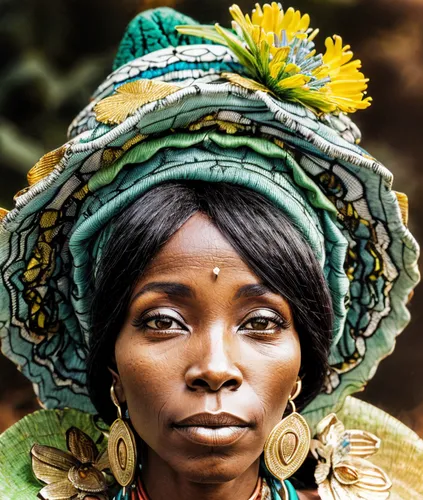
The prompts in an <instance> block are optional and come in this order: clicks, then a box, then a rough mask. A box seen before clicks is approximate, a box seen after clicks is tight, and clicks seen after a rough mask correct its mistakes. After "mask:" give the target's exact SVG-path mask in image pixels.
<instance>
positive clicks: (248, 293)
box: [131, 281, 273, 304]
mask: <svg viewBox="0 0 423 500" xmlns="http://www.w3.org/2000/svg"><path fill="white" fill-rule="evenodd" d="M148 292H157V293H164V294H166V295H168V296H172V297H181V298H193V297H195V293H194V291H193V290H192V289H191V288H190V287H189V286H187V285H183V284H182V283H174V282H168V281H153V282H151V283H147V284H146V285H144V286H143V287H142V288H141V290H139V292H137V293H136V294H135V295H134V297H133V298H132V299H131V304H132V303H133V302H134V301H135V300H136V299H137V298H138V297H140V296H141V295H144V294H145V293H148ZM268 293H273V292H272V291H271V290H270V288H269V287H267V286H266V285H263V284H262V283H257V284H251V285H244V286H242V287H240V288H239V289H238V291H237V292H236V294H235V295H234V297H233V299H234V300H237V299H241V298H248V297H260V296H262V295H266V294H268Z"/></svg>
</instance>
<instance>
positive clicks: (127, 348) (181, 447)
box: [115, 213, 301, 483]
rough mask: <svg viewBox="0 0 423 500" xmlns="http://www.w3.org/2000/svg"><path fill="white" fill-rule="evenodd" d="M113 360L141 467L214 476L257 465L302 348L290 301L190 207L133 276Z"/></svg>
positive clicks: (208, 479)
mask: <svg viewBox="0 0 423 500" xmlns="http://www.w3.org/2000/svg"><path fill="white" fill-rule="evenodd" d="M215 267H218V268H219V269H220V273H219V275H218V277H217V278H216V275H215V274H214V273H213V269H214V268H215ZM115 358H116V366H117V371H118V376H117V377H115V382H116V384H115V387H116V391H117V395H118V397H119V399H120V401H121V402H124V401H126V403H127V405H128V411H129V415H130V419H131V422H132V426H133V428H134V429H135V431H136V432H137V433H138V435H139V436H140V437H141V438H142V439H143V441H144V442H145V443H146V444H147V463H148V467H154V465H155V464H157V465H161V466H162V467H163V466H164V467H165V468H170V469H171V470H172V473H177V474H181V475H182V476H184V477H185V478H186V479H188V480H190V481H194V482H203V483H216V482H226V481H230V480H232V479H234V478H236V477H239V476H240V475H241V474H243V473H244V472H246V471H247V470H248V469H250V468H252V467H253V468H256V470H257V468H258V463H259V457H260V454H261V453H262V451H263V446H264V443H265V440H266V438H267V436H268V435H269V434H270V431H271V430H272V428H273V427H274V426H275V425H276V424H277V423H278V422H279V421H280V420H281V418H282V415H283V412H284V410H285V408H286V405H287V402H288V397H289V395H290V393H291V392H292V390H293V388H294V386H295V382H296V379H297V376H298V372H299V369H300V362H301V353H300V343H299V339H298V335H297V332H296V331H295V328H294V326H293V318H292V313H291V309H290V307H289V305H288V303H287V302H286V301H285V300H284V299H283V298H282V297H281V296H280V295H278V294H275V293H272V292H271V291H270V290H269V289H267V288H266V287H265V286H264V285H263V284H262V283H261V282H260V280H259V279H258V278H257V276H256V275H255V274H254V273H253V272H252V271H251V270H250V269H249V268H248V266H247V265H246V264H245V263H244V262H243V261H242V260H241V258H240V257H239V255H238V254H237V253H236V252H235V251H234V250H233V248H232V247H231V246H230V244H229V243H228V241H227V240H225V238H224V237H223V236H222V235H221V233H220V232H219V231H218V230H217V229H216V227H215V226H214V225H213V224H212V223H211V222H210V221H209V219H208V218H207V217H206V216H205V215H203V214H200V213H197V214H195V215H194V216H193V217H191V218H190V219H189V220H188V221H187V222H186V223H185V224H184V225H183V226H182V227H181V229H179V230H178V231H177V232H176V233H175V234H174V236H173V237H172V238H171V239H170V241H169V242H168V243H167V244H166V245H164V246H163V247H162V249H161V250H160V252H159V253H158V254H157V255H156V257H155V258H154V259H153V260H152V261H151V263H150V264H149V266H148V267H147V269H146V270H145V272H144V273H143V275H142V277H141V279H140V280H139V282H138V283H137V285H136V288H135V290H134V293H133V295H132V298H131V302H130V305H129V307H128V311H127V316H126V319H125V323H124V325H123V328H122V330H121V332H120V334H119V336H118V339H117V342H116V348H115Z"/></svg>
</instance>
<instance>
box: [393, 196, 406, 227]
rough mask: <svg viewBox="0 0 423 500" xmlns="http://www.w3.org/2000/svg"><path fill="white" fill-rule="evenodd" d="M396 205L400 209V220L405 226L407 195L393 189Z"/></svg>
mask: <svg viewBox="0 0 423 500" xmlns="http://www.w3.org/2000/svg"><path fill="white" fill-rule="evenodd" d="M394 193H395V195H396V197H397V200H398V205H399V208H400V210H401V217H402V222H403V224H404V226H405V227H407V226H408V196H407V195H406V194H404V193H400V192H399V191H394Z"/></svg>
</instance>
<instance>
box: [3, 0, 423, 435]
mask: <svg viewBox="0 0 423 500" xmlns="http://www.w3.org/2000/svg"><path fill="white" fill-rule="evenodd" d="M274 5H276V4H272V6H269V8H270V9H273V10H271V11H269V10H266V9H265V10H264V11H261V9H259V10H256V12H255V14H254V16H255V17H254V16H253V20H252V21H251V20H250V18H248V19H247V16H246V17H245V18H244V17H241V15H240V13H239V12H240V11H238V10H236V9H235V10H234V9H233V10H232V14H233V17H234V19H235V25H234V28H235V33H234V32H230V31H228V30H223V28H220V27H218V28H217V29H214V30H213V28H212V27H206V28H204V29H203V31H201V30H196V28H195V26H194V27H193V26H192V25H193V24H194V22H193V21H192V20H191V19H189V18H186V17H185V16H182V15H181V14H178V13H176V12H174V11H173V10H170V9H157V10H153V11H148V12H145V13H144V14H141V15H139V16H138V17H136V18H135V20H134V21H133V22H132V23H131V24H130V25H129V27H128V31H127V33H126V35H125V37H124V39H123V41H122V44H121V47H120V49H119V52H118V55H117V58H116V63H115V68H116V70H115V71H114V72H113V73H112V74H111V75H110V76H109V77H108V78H107V79H106V81H105V82H104V83H103V84H102V85H100V87H99V88H98V89H97V91H96V92H95V94H94V96H93V99H92V101H91V103H90V104H89V105H88V106H87V107H86V108H85V109H84V110H83V111H82V112H81V113H80V114H79V116H78V117H77V118H76V119H75V120H74V122H73V123H72V125H71V127H70V129H69V141H68V142H67V143H66V144H65V145H64V146H62V147H60V148H59V149H57V150H55V151H53V152H51V153H48V154H47V155H45V156H44V157H43V158H42V159H41V160H40V161H39V162H38V163H37V164H36V165H35V167H34V168H33V169H31V171H30V172H29V174H28V181H29V187H28V188H26V189H25V190H24V191H22V192H20V193H18V195H17V196H16V206H15V208H14V209H13V210H12V211H10V212H9V213H6V212H4V213H3V214H2V216H3V219H2V221H1V226H0V268H1V282H0V332H1V339H2V350H3V352H4V354H5V355H6V356H7V357H9V358H10V359H11V360H12V361H14V362H15V363H16V364H17V365H18V366H19V368H20V369H21V370H22V372H23V373H24V374H25V375H26V376H27V377H28V378H29V379H30V380H31V381H32V382H33V383H34V387H35V389H36V391H37V394H38V396H39V399H40V400H41V401H42V403H43V404H44V405H45V406H46V407H47V408H57V409H60V408H65V407H71V408H75V409H79V410H84V411H87V412H93V413H94V412H95V409H94V408H93V405H92V403H91V401H90V398H89V395H88V392H87V376H86V359H87V353H88V347H89V341H90V295H91V292H92V288H93V277H94V276H95V272H96V266H97V264H98V262H99V259H100V258H101V254H102V249H103V248H104V246H105V245H106V244H107V242H108V241H109V238H110V234H111V231H110V221H111V219H112V218H113V217H115V216H116V215H117V214H119V213H120V212H122V211H123V210H125V208H126V207H128V206H129V205H130V204H131V203H132V202H134V200H136V199H137V198H139V197H140V196H141V195H142V194H143V193H144V192H146V191H147V190H149V189H150V188H152V187H153V186H156V185H158V184H160V183H162V182H164V181H169V180H183V179H193V180H202V181H207V182H227V183H232V184H236V185H240V186H245V187H247V188H250V189H253V190H255V191H258V192H260V193H262V194H263V195H265V196H267V197H268V198H269V199H270V200H271V201H272V202H273V203H274V204H275V205H276V206H278V207H280V208H281V210H283V211H284V212H285V213H286V214H287V216H288V217H289V218H290V219H291V221H292V222H293V223H294V225H295V226H296V227H297V228H298V230H299V231H300V232H301V234H302V235H303V237H304V238H305V239H306V241H307V242H308V243H309V245H310V247H311V248H312V249H313V251H314V253H315V255H316V257H317V259H318V261H319V262H320V264H321V266H322V269H323V272H324V275H325V278H326V280H327V283H328V286H329V289H330V292H331V295H332V301H333V310H334V315H335V326H334V340H333V345H332V348H331V355H330V360H329V361H330V371H329V373H328V374H327V378H326V383H325V387H324V389H323V391H322V393H321V394H320V395H318V396H317V397H316V398H315V399H314V400H313V401H312V402H311V403H310V404H309V406H308V407H306V408H305V410H304V411H303V414H304V416H305V417H306V418H307V420H308V421H309V423H310V425H311V426H312V427H315V426H316V424H317V422H318V421H319V420H320V419H321V418H323V417H324V416H325V415H327V413H329V412H330V411H333V410H336V409H337V408H338V407H340V405H341V404H342V402H343V400H344V399H345V397H346V396H347V395H349V394H351V393H354V392H355V391H358V390H360V389H362V388H363V386H364V385H365V384H366V382H367V381H368V380H369V379H370V378H371V377H372V376H373V375H374V373H375V371H376V368H377V366H378V364H379V362H380V361H381V360H382V359H383V358H385V357H386V356H387V355H388V354H390V353H391V352H392V350H393V348H394V345H395V339H396V336H397V335H398V334H399V333H400V332H401V331H402V329H403V328H404V327H405V326H406V324H407V322H408V320H409V313H408V311H407V309H406V304H407V301H408V297H409V295H410V292H411V290H412V289H413V287H414V286H415V285H416V283H417V282H418V279H419V274H418V270H417V264H416V261H417V256H418V245H417V243H416V242H415V240H414V238H413V236H412V235H411V234H410V232H409V230H408V229H407V198H406V196H405V195H403V194H400V193H396V192H395V191H393V190H392V174H391V173H390V172H389V170H387V169H386V168H385V167H384V166H383V165H381V164H380V163H379V162H378V161H377V160H376V159H374V158H373V157H372V156H371V155H369V154H368V153H367V152H366V151H365V150H363V149H362V148H361V147H360V146H359V145H358V143H359V141H360V132H359V130H358V129H357V127H356V126H355V125H354V123H353V122H352V121H351V120H350V119H349V118H348V117H347V116H346V114H344V113H343V111H346V112H352V111H354V110H355V109H358V108H360V107H367V105H368V104H369V99H368V98H365V99H362V98H363V91H364V88H365V85H364V84H365V80H364V77H363V75H361V73H358V67H359V64H357V62H354V61H351V57H352V56H351V53H350V52H349V50H348V47H343V46H342V41H340V39H339V37H338V38H334V39H333V40H332V39H329V40H330V42H327V52H326V54H325V55H324V56H323V57H322V56H319V55H315V54H314V53H313V52H312V50H313V45H314V44H313V38H314V36H315V34H316V33H315V32H312V31H311V30H310V29H309V19H308V18H307V17H306V16H301V15H300V14H299V13H298V12H295V11H293V9H290V10H289V11H287V13H286V15H285V17H283V16H282V17H277V12H276V10H275V7H274ZM279 12H280V11H279ZM249 23H250V24H249ZM257 23H258V26H259V27H260V26H261V27H260V29H259V30H258V31H257V30H255V31H254V29H255V28H254V27H253V28H251V26H253V24H255V25H257ZM272 23H273V24H272ZM278 23H279V24H278ZM177 25H191V27H190V28H185V32H186V33H187V34H182V33H180V32H178V31H176V29H175V27H176V26H177ZM250 25H251V26H250ZM278 26H279V28H280V27H282V29H279V31H280V32H281V33H282V34H283V36H281V37H280V38H278V36H273V37H272V36H270V37H269V36H268V34H269V33H272V32H273V31H275V30H276V29H277V28H278ZM250 28H251V29H250ZM260 30H261V31H260ZM181 31H184V29H182V30H181ZM191 34H195V35H200V36H204V37H206V38H208V39H211V41H212V42H213V43H210V42H209V41H207V42H206V41H205V40H204V39H200V38H194V37H192V36H190V35H191ZM219 37H220V38H219ZM248 37H249V38H248ZM238 42H239V43H238ZM264 42H266V43H264ZM251 44H252V45H251ZM266 44H267V45H266ZM246 47H250V49H251V47H253V48H254V47H258V48H257V50H256V52H254V51H253V50H250V51H248V50H247V49H246ZM282 49H283V50H282ZM243 50H247V55H245V53H243ZM251 54H252V55H251ZM266 60H267V61H269V60H270V61H271V63H272V64H269V65H267V66H266V64H264V63H263V61H266ZM278 64H279V66H278ZM337 75H338V76H339V77H340V78H341V81H339V78H338V80H337ZM355 77H357V81H354V78H355ZM349 79H350V80H351V79H352V80H351V81H349ZM345 81H347V83H345ZM348 82H349V83H348ZM357 82H358V83H357ZM339 90H340V91H341V94H342V92H343V94H342V95H341V96H340V95H339V92H338V91H339ZM337 92H338V93H337ZM105 362H106V360H105Z"/></svg>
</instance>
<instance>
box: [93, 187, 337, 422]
mask: <svg viewBox="0 0 423 500" xmlns="http://www.w3.org/2000/svg"><path fill="white" fill-rule="evenodd" d="M197 212H201V213H203V214H205V215H207V216H208V217H209V219H210V220H211V222H212V223H213V224H214V225H215V226H216V227H217V228H218V229H219V231H220V232H221V233H222V235H223V236H224V237H225V238H226V239H227V240H228V242H229V243H230V244H231V245H232V247H233V248H234V249H235V251H236V252H237V253H238V255H239V256H240V257H241V258H242V259H243V260H244V262H245V263H246V264H247V265H248V266H249V268H250V269H251V270H252V271H253V272H254V273H255V274H256V275H257V276H258V277H259V278H260V279H261V280H262V282H263V283H264V284H265V285H267V286H268V287H269V288H270V289H271V290H272V291H274V292H276V293H278V294H280V295H282V296H283V297H284V298H285V299H286V300H287V301H288V303H289V304H290V306H291V309H292V314H293V318H294V326H295V328H296V330H297V332H298V334H299V338H300V343H301V357H302V364H301V371H300V376H301V378H302V380H303V390H302V392H301V394H300V396H299V398H298V399H297V401H296V403H297V407H298V408H299V409H301V408H303V407H304V406H305V405H306V404H307V403H308V402H309V401H310V400H311V399H313V398H314V397H315V396H316V395H317V394H318V393H319V391H320V390H321V388H322V384H323V380H324V377H325V375H326V373H327V364H328V355H329V348H330V344H331V339H332V320H333V313H332V305H331V297H330V292H329V290H328V287H327V284H326V280H325V278H324V276H323V272H322V269H321V267H320V265H319V263H318V262H317V259H316V257H315V256H314V254H313V252H312V250H311V248H310V246H309V245H308V244H307V243H306V241H305V240H304V239H303V237H302V236H301V234H300V233H299V231H298V230H297V229H296V228H295V227H294V225H293V223H292V222H291V221H290V219H289V218H288V217H287V216H286V215H285V214H284V213H283V212H282V211H281V210H280V209H279V208H278V207H276V206H275V205H274V204H273V203H272V202H271V201H270V200H268V199H267V198H266V197H265V196H263V195H261V194H259V193H257V192H255V191H252V190H250V189H248V188H245V187H242V186H237V185H232V184H226V183H206V182H200V181H172V182H166V183H163V184H160V185H158V186H156V187H154V188H152V189H151V190H150V191H148V192H146V193H145V194H144V195H143V196H142V197H140V198H139V199H138V200H137V201H136V202H134V203H133V204H132V205H130V206H129V207H128V208H127V209H126V210H124V211H123V212H122V213H121V214H119V215H117V216H116V217H115V218H114V219H113V221H112V225H113V226H112V227H113V231H112V235H111V237H110V238H109V240H108V243H107V244H106V246H105V248H104V251H103V254H102V257H101V259H100V262H99V266H98V269H97V272H96V278H95V284H94V291H93V301H92V323H91V325H92V332H91V343H90V351H89V356H88V389H89V393H90V397H91V400H92V402H93V403H94V405H95V407H96V408H97V410H98V412H99V414H100V416H102V418H103V419H104V420H105V421H106V422H111V421H112V420H113V419H114V418H115V416H116V409H115V408H114V406H113V404H112V403H111V400H110V392H109V391H110V386H111V383H112V378H111V374H110V372H109V371H108V369H107V367H108V366H111V363H112V359H113V354H114V345H115V341H116V338H117V335H118V333H119V331H120V329H121V327H122V325H123V321H124V318H125V314H126V311H127V307H128V305H129V299H130V296H131V294H132V292H133V289H134V286H135V284H136V283H137V281H138V280H139V278H140V276H141V275H142V273H143V271H144V269H145V268H146V267H147V265H148V264H149V262H150V261H151V259H152V258H153V257H154V256H155V255H156V254H157V253H158V251H159V250H160V248H161V247H162V246H163V245H164V244H165V243H166V242H167V241H168V240H169V239H170V237H171V236H172V235H173V234H174V233H175V232H176V231H177V230H178V229H179V228H180V227H181V226H182V225H183V224H184V223H185V222H186V221H187V220H188V219H189V218H190V217H191V216H192V215H194V214H195V213H197Z"/></svg>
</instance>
